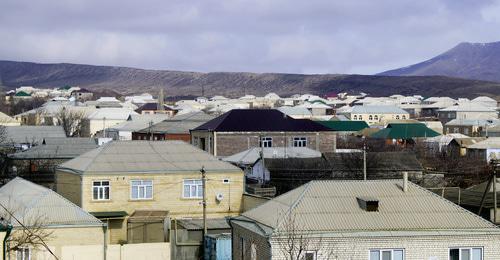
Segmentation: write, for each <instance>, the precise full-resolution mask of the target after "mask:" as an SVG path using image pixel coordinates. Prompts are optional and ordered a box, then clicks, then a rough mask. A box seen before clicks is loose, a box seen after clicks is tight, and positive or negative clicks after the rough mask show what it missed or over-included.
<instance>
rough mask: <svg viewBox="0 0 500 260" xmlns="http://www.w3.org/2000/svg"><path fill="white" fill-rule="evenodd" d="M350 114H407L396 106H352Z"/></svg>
mask: <svg viewBox="0 0 500 260" xmlns="http://www.w3.org/2000/svg"><path fill="white" fill-rule="evenodd" d="M351 113H352V114H408V112H406V111H405V110H403V109H401V108H399V107H396V106H385V105H384V106H370V105H367V106H353V107H352V111H351Z"/></svg>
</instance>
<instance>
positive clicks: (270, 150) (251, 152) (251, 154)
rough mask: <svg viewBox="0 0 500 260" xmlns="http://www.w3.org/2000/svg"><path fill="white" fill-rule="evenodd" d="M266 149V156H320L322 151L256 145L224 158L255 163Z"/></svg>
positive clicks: (244, 162) (233, 161)
mask: <svg viewBox="0 0 500 260" xmlns="http://www.w3.org/2000/svg"><path fill="white" fill-rule="evenodd" d="M261 151H264V158H267V159H270V158H318V157H321V153H320V152H318V151H316V150H313V149H311V148H307V147H264V148H260V147H254V148H250V149H248V150H246V151H243V152H240V153H237V154H233V155H231V156H228V157H225V158H223V159H222V160H223V161H226V162H232V163H237V164H254V163H255V162H257V160H259V159H260V152H261Z"/></svg>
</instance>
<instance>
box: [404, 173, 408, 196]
mask: <svg viewBox="0 0 500 260" xmlns="http://www.w3.org/2000/svg"><path fill="white" fill-rule="evenodd" d="M403 191H404V192H408V172H403Z"/></svg>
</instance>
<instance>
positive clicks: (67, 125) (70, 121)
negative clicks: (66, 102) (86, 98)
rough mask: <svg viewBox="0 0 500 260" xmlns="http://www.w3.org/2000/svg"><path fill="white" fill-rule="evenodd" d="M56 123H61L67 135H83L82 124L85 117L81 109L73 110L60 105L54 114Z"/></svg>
mask: <svg viewBox="0 0 500 260" xmlns="http://www.w3.org/2000/svg"><path fill="white" fill-rule="evenodd" d="M55 118H56V119H57V124H59V125H61V126H62V127H63V129H64V133H65V134H66V136H67V137H81V136H83V135H84V134H83V124H84V120H85V119H86V118H87V116H86V114H85V113H84V112H82V111H74V110H71V109H69V108H67V107H62V108H61V109H60V110H59V112H58V113H57V114H56V116H55Z"/></svg>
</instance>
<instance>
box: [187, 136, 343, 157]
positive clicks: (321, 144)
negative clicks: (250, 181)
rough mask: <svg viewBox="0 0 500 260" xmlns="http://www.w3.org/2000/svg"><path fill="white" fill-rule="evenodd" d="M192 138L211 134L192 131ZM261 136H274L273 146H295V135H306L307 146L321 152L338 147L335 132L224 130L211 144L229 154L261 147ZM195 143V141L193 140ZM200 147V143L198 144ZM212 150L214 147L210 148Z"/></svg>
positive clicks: (217, 154) (217, 153) (215, 148)
mask: <svg viewBox="0 0 500 260" xmlns="http://www.w3.org/2000/svg"><path fill="white" fill-rule="evenodd" d="M191 135H192V137H193V139H192V140H195V138H198V140H199V138H200V137H206V139H205V140H209V138H208V137H207V136H209V135H208V134H207V133H206V132H192V134H191ZM260 137H272V138H273V144H272V146H273V147H284V146H288V147H290V146H293V138H294V137H306V138H307V147H308V148H311V149H314V150H318V151H320V152H334V151H335V148H336V137H335V133H334V132H287V133H284V132H262V133H256V132H224V133H216V134H215V142H214V144H211V145H210V146H207V147H211V146H215V147H214V148H213V149H214V150H215V153H212V154H214V155H216V156H229V155H233V154H236V153H239V152H242V151H245V150H248V149H250V148H252V147H259V145H260V144H259V140H260ZM193 144H195V142H193ZM196 146H198V147H199V145H196ZM210 151H212V148H211V149H210Z"/></svg>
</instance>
